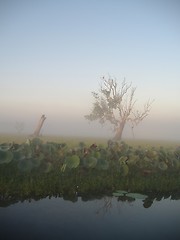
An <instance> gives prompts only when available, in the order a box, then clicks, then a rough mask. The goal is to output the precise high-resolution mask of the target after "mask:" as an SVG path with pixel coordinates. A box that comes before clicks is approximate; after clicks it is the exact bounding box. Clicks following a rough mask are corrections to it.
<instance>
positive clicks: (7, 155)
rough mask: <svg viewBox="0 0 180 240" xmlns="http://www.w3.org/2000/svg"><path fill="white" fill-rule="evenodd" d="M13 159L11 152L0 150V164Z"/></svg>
mask: <svg viewBox="0 0 180 240" xmlns="http://www.w3.org/2000/svg"><path fill="white" fill-rule="evenodd" d="M12 159H13V154H12V152H10V151H9V150H8V151H7V150H6V151H4V150H0V164H2V163H9V162H11V161H12Z"/></svg>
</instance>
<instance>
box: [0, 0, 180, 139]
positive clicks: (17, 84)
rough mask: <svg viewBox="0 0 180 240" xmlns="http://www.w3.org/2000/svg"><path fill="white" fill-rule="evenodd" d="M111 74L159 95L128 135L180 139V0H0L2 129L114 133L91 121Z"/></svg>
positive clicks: (140, 93)
mask: <svg viewBox="0 0 180 240" xmlns="http://www.w3.org/2000/svg"><path fill="white" fill-rule="evenodd" d="M109 75H110V76H112V77H115V78H116V79H117V81H118V84H119V86H120V84H121V83H122V81H123V79H124V78H125V79H126V81H127V82H128V83H132V85H133V86H135V87H136V99H137V102H136V108H137V109H139V110H141V109H142V108H143V105H144V103H145V102H146V101H147V100H148V99H154V102H153V105H152V109H151V112H150V114H149V116H148V117H147V118H145V119H144V120H143V122H141V124H140V125H138V127H137V128H135V129H134V135H133V134H132V132H131V129H130V128H129V126H128V125H127V127H126V128H125V130H124V134H123V138H135V139H139V138H146V139H167V140H180V0H151V1H148V0H126V1H122V0H91V1H88V0H59V1H58V0H32V1H29V0H0V133H16V132H17V127H16V126H17V123H18V124H22V125H23V129H22V132H23V133H28V134H31V133H33V132H34V129H35V127H36V125H37V122H38V120H39V118H40V117H41V115H42V114H45V115H46V117H47V119H46V121H45V122H44V125H43V128H42V134H44V135H46V134H52V135H53V134H55V135H63V136H64V135H67V136H97V137H112V136H113V132H112V131H111V128H110V126H109V125H105V126H103V127H102V126H101V125H100V124H99V123H98V122H91V123H89V122H88V121H87V120H86V119H85V118H84V115H87V114H89V113H90V111H91V109H92V103H93V97H92V94H91V92H92V91H98V89H99V84H100V82H101V77H102V76H109Z"/></svg>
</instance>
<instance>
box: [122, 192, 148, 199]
mask: <svg viewBox="0 0 180 240" xmlns="http://www.w3.org/2000/svg"><path fill="white" fill-rule="evenodd" d="M126 196H127V197H132V198H136V199H142V200H143V199H145V198H147V195H144V194H140V193H127V194H126Z"/></svg>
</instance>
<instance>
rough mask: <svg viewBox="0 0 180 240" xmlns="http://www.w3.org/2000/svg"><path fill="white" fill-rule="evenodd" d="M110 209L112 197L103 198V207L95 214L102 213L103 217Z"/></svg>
mask: <svg viewBox="0 0 180 240" xmlns="http://www.w3.org/2000/svg"><path fill="white" fill-rule="evenodd" d="M111 208H112V197H103V206H101V207H100V208H99V209H98V210H97V211H96V214H100V213H102V214H103V215H105V214H106V213H107V212H108V211H110V209H111Z"/></svg>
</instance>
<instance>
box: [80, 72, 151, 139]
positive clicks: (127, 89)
mask: <svg viewBox="0 0 180 240" xmlns="http://www.w3.org/2000/svg"><path fill="white" fill-rule="evenodd" d="M135 91H136V88H135V87H133V86H132V84H131V83H130V84H129V83H127V82H126V80H125V79H124V80H123V81H122V83H121V84H120V85H118V83H117V81H116V79H115V78H111V77H108V78H106V77H102V83H101V87H100V89H99V92H92V95H93V97H94V100H95V101H94V103H93V108H92V112H91V113H90V114H89V115H85V118H86V119H88V120H90V121H94V120H99V122H100V123H101V124H104V123H105V122H110V123H111V124H112V126H113V129H114V131H115V136H114V140H120V139H121V137H122V132H123V130H124V127H125V125H126V123H127V122H130V124H131V126H132V128H133V127H134V126H137V125H138V124H139V123H140V122H141V121H142V120H143V119H144V118H145V117H147V116H148V115H149V112H150V109H151V105H152V101H150V100H148V101H147V102H146V103H145V104H144V109H143V110H142V111H139V110H137V109H136V108H135V104H136V101H137V100H136V99H135Z"/></svg>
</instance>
